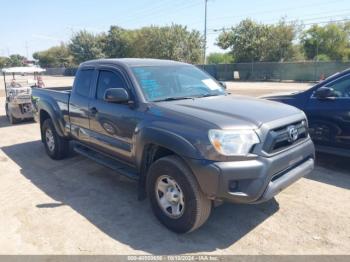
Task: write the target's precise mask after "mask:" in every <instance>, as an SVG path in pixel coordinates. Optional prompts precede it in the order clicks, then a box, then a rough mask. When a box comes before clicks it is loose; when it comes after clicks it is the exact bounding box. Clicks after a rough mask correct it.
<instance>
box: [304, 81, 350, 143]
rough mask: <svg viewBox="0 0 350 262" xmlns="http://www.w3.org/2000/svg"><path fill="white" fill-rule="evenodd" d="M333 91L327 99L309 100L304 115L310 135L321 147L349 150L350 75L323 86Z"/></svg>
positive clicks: (314, 98) (312, 98) (313, 98)
mask: <svg viewBox="0 0 350 262" xmlns="http://www.w3.org/2000/svg"><path fill="white" fill-rule="evenodd" d="M325 87H331V88H333V89H334V94H335V96H334V97H332V98H329V99H317V98H316V97H314V96H313V95H312V96H311V98H310V99H309V102H308V104H307V108H306V114H307V116H308V118H309V125H310V135H311V137H312V139H313V140H314V142H315V143H316V144H319V145H323V146H330V147H336V148H343V149H350V75H346V76H343V77H341V78H339V79H337V80H335V81H332V82H330V83H328V84H326V85H325Z"/></svg>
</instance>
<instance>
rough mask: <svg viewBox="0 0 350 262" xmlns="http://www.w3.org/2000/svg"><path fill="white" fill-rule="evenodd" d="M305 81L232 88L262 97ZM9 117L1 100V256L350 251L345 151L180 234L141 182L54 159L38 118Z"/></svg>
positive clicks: (74, 159)
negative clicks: (158, 212)
mask: <svg viewBox="0 0 350 262" xmlns="http://www.w3.org/2000/svg"><path fill="white" fill-rule="evenodd" d="M60 79H61V80H62V78H60ZM56 80H57V79H56ZM56 80H55V79H53V80H52V81H56ZM66 80H67V79H64V81H66ZM70 81H71V80H70ZM47 82H48V81H47ZM62 85H66V83H64V84H62ZM307 86H308V85H305V84H279V83H277V84H276V83H243V84H242V83H236V82H235V83H232V84H229V89H230V90H231V91H232V92H235V93H244V94H248V95H249V94H250V95H254V96H257V95H261V94H265V93H270V92H281V91H288V90H298V89H299V90H300V89H305V88H307ZM287 89H288V90H287ZM242 90H243V91H242ZM4 115H5V112H4V98H0V192H1V194H0V254H149V253H151V254H225V255H228V254H350V226H349V225H350V211H349V210H350V201H349V199H350V190H349V189H350V174H349V165H348V161H349V160H348V159H345V158H339V157H334V156H328V155H319V156H318V159H317V167H316V169H315V170H314V172H313V173H312V174H311V175H309V176H308V177H306V178H302V179H301V180H299V181H298V182H297V183H295V184H293V185H292V186H290V187H289V188H287V189H286V190H285V191H283V192H282V193H281V194H279V195H278V196H277V197H276V199H274V200H272V201H270V202H268V203H264V204H260V205H235V204H225V205H222V206H220V207H218V208H216V209H215V210H214V211H213V212H212V215H211V217H210V219H209V221H208V222H207V224H205V225H204V226H203V227H202V228H201V229H199V230H198V231H195V232H193V233H191V234H187V235H176V234H174V233H172V232H169V231H168V230H167V229H165V228H164V227H163V226H162V225H160V224H159V223H158V221H157V220H156V219H155V218H154V216H153V214H152V212H151V209H150V206H149V204H148V202H147V201H143V202H139V201H137V199H136V193H137V192H136V191H137V189H136V184H135V183H134V182H131V181H129V180H128V179H126V178H123V177H120V176H118V174H116V173H114V172H112V171H110V170H108V169H106V168H104V167H102V166H100V165H98V164H96V163H93V162H91V161H89V160H87V159H85V158H83V157H81V156H77V155H72V156H71V157H70V158H68V159H66V160H63V161H53V160H51V159H49V158H48V157H47V156H46V154H45V151H44V147H43V145H42V144H41V142H40V136H39V126H38V125H37V124H36V123H23V124H18V125H15V126H10V125H9V124H8V122H7V120H6V118H5V116H4Z"/></svg>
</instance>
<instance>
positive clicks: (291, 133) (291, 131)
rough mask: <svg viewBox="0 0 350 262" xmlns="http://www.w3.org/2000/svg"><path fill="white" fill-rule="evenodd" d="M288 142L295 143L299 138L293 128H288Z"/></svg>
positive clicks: (296, 130) (295, 129)
mask: <svg viewBox="0 0 350 262" xmlns="http://www.w3.org/2000/svg"><path fill="white" fill-rule="evenodd" d="M287 130H288V141H289V142H295V141H296V140H297V139H298V137H299V132H298V129H297V128H296V127H295V126H289V127H288V129H287Z"/></svg>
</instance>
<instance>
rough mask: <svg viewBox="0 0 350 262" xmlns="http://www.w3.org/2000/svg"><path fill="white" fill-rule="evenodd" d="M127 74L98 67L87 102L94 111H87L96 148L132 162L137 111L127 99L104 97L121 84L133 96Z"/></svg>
mask: <svg viewBox="0 0 350 262" xmlns="http://www.w3.org/2000/svg"><path fill="white" fill-rule="evenodd" d="M126 77H127V76H126V75H124V74H123V73H122V72H121V71H119V70H117V69H115V68H113V69H110V68H103V69H100V70H99V73H98V78H97V85H96V91H95V94H94V99H92V101H91V102H90V106H89V107H90V112H94V114H91V115H90V128H91V131H92V134H91V142H92V144H93V145H94V146H95V147H96V148H97V149H98V150H100V151H102V152H105V153H107V154H109V155H111V156H113V157H115V158H117V159H119V160H122V161H124V162H129V163H132V162H133V157H132V155H133V154H132V150H133V144H132V137H133V134H134V131H135V128H136V125H137V124H138V122H139V121H140V118H139V117H137V116H138V112H137V110H134V109H133V108H132V106H130V105H129V103H110V102H106V101H104V94H105V92H106V90H107V89H109V88H124V89H125V90H126V91H127V92H128V93H129V96H130V97H131V99H133V96H132V92H131V91H132V90H131V87H130V85H128V84H127V81H126Z"/></svg>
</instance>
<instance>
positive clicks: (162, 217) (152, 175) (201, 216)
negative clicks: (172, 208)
mask: <svg viewBox="0 0 350 262" xmlns="http://www.w3.org/2000/svg"><path fill="white" fill-rule="evenodd" d="M164 174H166V176H169V177H171V178H172V179H173V180H174V181H175V182H176V183H177V184H178V185H179V187H180V189H181V191H182V194H183V196H184V198H183V202H184V208H183V211H182V213H181V215H179V216H178V217H170V216H169V215H168V214H167V213H166V212H165V211H164V210H163V208H162V207H161V204H159V203H160V202H159V200H158V199H159V196H157V194H159V191H158V190H157V189H156V187H157V184H158V181H159V179H161V178H162V177H164ZM147 192H148V196H149V198H150V202H151V206H152V209H153V212H154V214H155V216H156V217H157V218H158V219H159V221H160V222H161V223H162V224H164V225H165V226H166V227H167V228H169V229H170V230H172V231H174V232H176V233H188V232H191V231H194V230H195V229H197V228H199V227H200V226H202V225H203V224H204V223H205V222H206V221H207V219H208V218H209V215H210V212H211V207H212V202H211V200H209V199H208V198H207V197H206V196H205V195H204V194H203V192H202V191H201V190H200V187H199V185H198V183H197V181H196V179H195V177H194V175H193V174H192V172H191V170H190V169H189V168H188V167H187V165H186V164H185V163H184V161H183V160H182V159H180V158H179V157H177V156H167V157H164V158H161V159H159V160H157V161H156V162H155V163H153V164H152V165H151V167H150V169H149V171H148V175H147Z"/></svg>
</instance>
